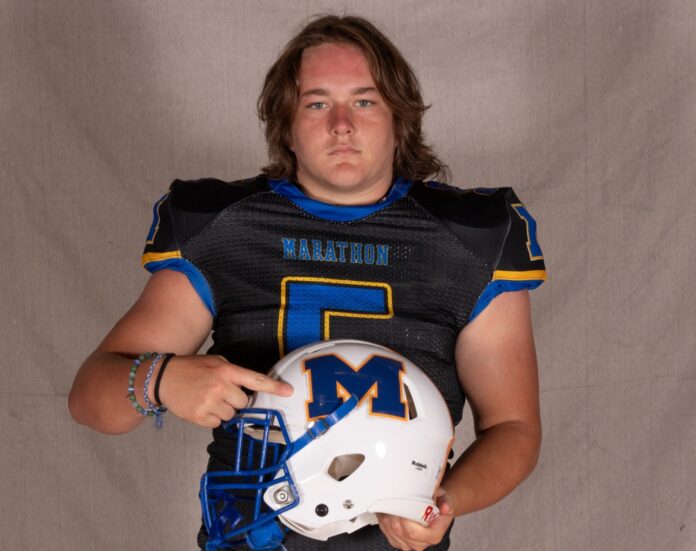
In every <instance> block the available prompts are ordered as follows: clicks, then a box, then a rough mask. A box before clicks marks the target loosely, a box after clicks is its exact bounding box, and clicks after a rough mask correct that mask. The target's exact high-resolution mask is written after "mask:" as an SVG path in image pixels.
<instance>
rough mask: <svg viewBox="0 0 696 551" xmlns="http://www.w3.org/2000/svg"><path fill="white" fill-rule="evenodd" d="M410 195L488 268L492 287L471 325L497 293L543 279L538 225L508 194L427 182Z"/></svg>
mask: <svg viewBox="0 0 696 551" xmlns="http://www.w3.org/2000/svg"><path fill="white" fill-rule="evenodd" d="M410 195H411V197H412V198H413V199H415V200H416V201H417V202H418V204H419V205H420V206H421V207H422V208H424V209H425V210H427V211H428V212H429V213H430V214H431V215H432V216H434V217H435V218H437V219H438V220H439V221H440V222H441V223H442V224H444V225H445V226H446V227H447V228H448V229H449V230H450V231H451V232H452V233H453V234H454V235H455V236H456V237H457V238H458V239H459V241H461V242H462V244H463V245H464V246H465V247H467V248H468V249H469V250H470V251H471V252H473V253H474V254H476V255H477V256H479V257H480V258H483V259H484V260H485V261H486V262H487V264H488V265H489V266H490V268H491V283H490V284H489V287H488V288H487V289H486V291H485V292H484V295H482V300H480V301H479V304H477V306H476V308H475V309H474V312H473V313H472V316H471V318H470V319H473V317H475V316H476V315H477V314H478V313H479V312H480V311H481V310H483V308H485V306H487V305H488V303H490V301H491V300H492V299H493V298H495V296H497V295H498V294H500V293H501V292H504V291H514V290H520V289H533V288H535V287H538V286H539V285H540V284H541V283H542V282H543V281H544V280H545V279H546V268H545V265H544V256H543V253H542V252H541V247H540V246H539V242H538V240H537V225H536V221H535V220H534V218H533V217H532V215H531V214H530V213H529V211H528V210H527V207H525V206H524V204H523V203H522V202H521V201H520V200H519V199H518V198H517V195H515V192H514V191H513V190H512V188H509V187H508V188H476V189H471V190H463V189H459V188H455V187H452V186H448V185H445V184H440V183H438V182H427V183H416V184H415V185H414V186H413V189H412V191H411V194H410Z"/></svg>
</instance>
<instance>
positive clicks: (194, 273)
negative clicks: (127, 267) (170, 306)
mask: <svg viewBox="0 0 696 551" xmlns="http://www.w3.org/2000/svg"><path fill="white" fill-rule="evenodd" d="M145 269H146V270H147V271H148V272H150V273H152V274H154V273H155V272H159V271H160V270H174V271H175V272H181V273H182V274H184V275H185V276H186V277H187V278H188V280H189V282H190V283H191V285H193V288H194V289H195V291H196V293H198V296H199V297H200V299H201V300H202V301H203V304H205V307H206V308H207V309H208V311H209V312H210V313H211V314H212V316H213V317H215V316H216V315H217V314H216V312H215V302H214V301H213V292H212V291H211V289H210V285H208V281H207V280H206V279H205V276H204V275H203V274H202V273H201V271H200V270H199V269H198V268H196V266H194V265H193V264H192V263H191V262H189V261H188V260H186V259H184V258H170V259H167V260H156V261H154V262H148V263H147V264H145Z"/></svg>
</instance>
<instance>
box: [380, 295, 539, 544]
mask: <svg viewBox="0 0 696 551" xmlns="http://www.w3.org/2000/svg"><path fill="white" fill-rule="evenodd" d="M455 359H456V363H457V373H458V375H459V381H460V383H461V385H462V388H463V389H464V391H465V393H466V396H467V398H468V400H469V404H470V406H471V408H472V411H473V414H474V424H475V429H476V440H475V441H474V442H473V443H472V444H471V445H470V446H469V448H468V449H467V450H466V451H465V452H464V453H463V454H462V455H461V457H460V458H459V459H458V460H457V462H456V463H455V464H454V466H453V468H452V469H451V470H450V471H449V472H448V473H447V475H446V477H445V479H444V480H443V482H442V485H441V487H440V489H439V490H438V494H437V498H438V506H439V507H440V512H441V515H440V516H439V517H438V518H437V519H435V521H434V522H433V523H432V524H431V525H430V526H429V527H423V526H420V525H419V524H417V523H414V522H411V521H407V520H404V519H401V518H398V517H393V516H390V515H381V516H380V527H381V528H382V531H383V532H384V533H385V535H386V536H387V538H388V539H389V542H390V544H391V545H392V546H394V547H396V548H397V549H403V550H408V549H415V550H417V551H420V550H422V549H425V548H426V547H427V546H428V545H433V544H435V543H437V542H439V541H440V540H441V539H442V537H443V535H444V534H445V532H446V530H447V528H448V527H449V525H450V523H451V522H452V520H453V518H454V517H455V516H457V515H462V514H464V513H469V512H472V511H476V510H479V509H483V508H485V507H488V506H489V505H492V504H494V503H495V502H497V501H498V500H500V499H502V498H503V497H505V496H506V495H507V494H509V493H510V492H511V491H512V490H514V489H515V488H516V487H517V486H518V485H519V484H520V483H521V482H522V481H523V480H524V479H525V478H526V477H527V476H528V475H529V474H530V473H531V472H532V470H533V469H534V466H535V465H536V461H537V457H538V453H539V446H540V444H541V422H540V416H539V390H538V381H537V362H536V354H535V351H534V338H533V335H532V324H531V316H530V305H529V294H528V292H527V291H518V292H508V293H503V294H502V295H499V296H498V297H496V298H495V299H494V300H493V301H492V302H491V304H490V305H489V306H488V307H487V308H486V309H485V310H484V311H483V312H482V313H481V314H480V315H479V316H478V317H477V318H476V319H475V320H474V321H473V322H471V323H470V324H469V325H468V326H467V327H466V328H465V329H464V330H463V331H462V332H461V333H460V335H459V337H458V339H457V345H456V350H455Z"/></svg>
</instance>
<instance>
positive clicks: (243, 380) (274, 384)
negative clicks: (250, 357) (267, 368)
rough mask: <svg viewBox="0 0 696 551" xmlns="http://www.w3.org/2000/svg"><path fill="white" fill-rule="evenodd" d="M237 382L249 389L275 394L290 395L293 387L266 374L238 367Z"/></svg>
mask: <svg viewBox="0 0 696 551" xmlns="http://www.w3.org/2000/svg"><path fill="white" fill-rule="evenodd" d="M237 374H238V377H237V381H236V382H237V383H238V384H240V385H241V386H243V387H245V388H248V389H249V390H255V391H257V392H268V393H269V394H275V395H277V396H290V395H291V394H292V393H293V388H292V386H291V385H289V384H288V383H285V382H283V381H278V380H276V379H272V378H271V377H269V376H268V375H264V374H263V373H259V372H258V371H252V370H251V369H246V368H244V367H240V368H239V371H238V372H237Z"/></svg>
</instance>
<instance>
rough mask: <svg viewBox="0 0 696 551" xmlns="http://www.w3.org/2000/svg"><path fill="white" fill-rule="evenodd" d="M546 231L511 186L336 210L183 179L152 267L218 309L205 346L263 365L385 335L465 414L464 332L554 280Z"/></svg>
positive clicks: (250, 185)
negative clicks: (183, 281)
mask: <svg viewBox="0 0 696 551" xmlns="http://www.w3.org/2000/svg"><path fill="white" fill-rule="evenodd" d="M536 233H537V232H536V222H535V221H534V219H533V218H532V216H531V215H530V214H529V211H528V210H527V208H526V207H525V206H524V205H523V204H522V203H521V202H520V201H519V200H518V198H517V196H516V195H515V193H514V192H513V191H512V189H510V188H498V189H474V190H461V189H458V188H454V187H450V186H446V185H443V184H439V183H437V182H420V181H418V182H413V181H409V180H406V179H401V178H400V179H397V180H396V181H395V182H394V183H393V185H392V187H391V189H390V191H389V193H388V195H387V196H385V197H384V198H383V199H382V200H381V201H379V202H377V203H375V204H372V205H365V206H338V205H329V204H326V203H322V202H320V201H317V200H314V199H312V198H310V197H307V196H306V195H305V194H304V193H303V192H302V191H301V190H300V189H299V187H298V186H296V185H295V184H293V183H291V182H288V181H286V180H271V179H267V178H266V177H264V176H258V177H256V178H252V179H248V180H242V181H237V182H222V181H219V180H214V179H203V180H197V181H181V180H176V181H174V183H173V184H172V185H171V187H170V190H169V192H168V193H167V194H166V195H165V196H164V197H163V198H162V199H160V201H158V202H157V203H156V204H155V207H154V221H153V224H152V227H151V229H150V232H149V235H148V238H147V244H146V247H145V251H144V254H143V264H144V266H145V268H146V269H148V270H149V271H151V272H156V271H158V270H162V269H171V270H177V271H180V272H182V273H184V274H185V275H186V276H187V277H188V279H189V281H190V282H191V285H192V286H193V287H194V288H195V290H196V291H197V293H198V295H199V296H200V298H201V300H202V301H203V303H204V304H205V305H206V307H207V308H208V309H209V310H210V312H211V314H212V316H213V320H214V322H213V334H212V338H213V345H212V347H211V348H210V350H209V351H208V353H210V354H220V355H222V356H224V357H225V358H227V359H228V360H229V361H230V362H232V363H235V364H238V365H241V366H244V367H247V368H250V369H254V370H257V371H260V372H266V371H268V370H269V369H270V368H271V367H272V366H273V364H274V363H275V362H276V361H278V359H280V358H281V357H282V356H283V355H285V354H287V353H288V352H289V351H291V350H294V349H296V348H299V347H301V346H304V345H306V344H309V343H312V342H316V341H319V340H327V339H341V338H350V339H360V340H365V341H369V342H374V343H377V344H381V345H384V346H387V347H389V348H391V349H393V350H396V351H397V352H399V353H400V354H403V355H404V356H406V357H407V358H409V359H410V360H411V361H412V362H414V363H415V364H416V365H417V366H419V367H420V368H421V369H422V370H423V371H424V372H425V373H426V374H427V375H428V376H429V377H430V379H431V380H432V381H433V382H434V383H435V385H436V386H437V387H438V389H439V390H440V392H441V393H442V395H443V397H444V399H445V401H446V403H447V405H448V407H449V410H450V413H451V415H452V420H453V422H454V423H455V424H457V423H458V422H459V421H460V420H461V416H462V409H463V406H464V398H465V397H464V395H463V393H462V390H461V387H460V384H459V380H458V378H457V372H456V368H455V363H454V349H455V343H456V339H457V335H458V334H459V332H460V331H461V330H462V329H463V328H464V327H465V326H466V325H467V323H469V322H470V321H471V320H473V319H474V318H475V317H476V316H477V315H479V314H480V313H481V312H482V311H483V310H484V309H485V308H486V306H487V305H488V304H490V302H491V301H492V300H493V299H494V298H495V297H496V296H497V295H499V294H500V293H503V292H506V291H515V290H521V289H533V288H535V287H537V286H538V285H539V284H541V283H542V282H543V281H544V280H545V278H546V272H545V267H544V259H543V255H542V252H541V249H540V247H539V243H538V241H537V235H536ZM214 435H215V439H214V442H213V443H212V444H211V445H210V447H209V452H210V454H211V465H210V467H209V468H211V469H217V468H224V457H225V449H226V446H227V445H229V444H228V443H227V442H226V440H227V438H226V435H225V434H224V431H222V430H220V429H216V430H215V431H214ZM373 528H375V527H373ZM360 532H363V530H361V531H360ZM377 532H378V534H377V537H378V538H380V536H379V529H378V528H377ZM337 538H340V536H337ZM291 539H292V538H289V540H288V543H292V542H291ZM348 539H349V540H350V541H353V542H354V541H356V539H355V534H353V535H351V536H349V538H348ZM302 540H303V541H306V542H307V545H310V543H311V542H309V541H308V540H305V538H302ZM339 541H340V540H337V539H336V538H332V539H331V542H332V544H333V543H334V542H336V544H338V543H339ZM346 541H348V540H346ZM380 541H381V542H383V543H380V544H379V545H383V544H386V539H384V538H380ZM288 543H286V547H287V548H288V549H291V548H292V546H291V545H290V546H289V545H288ZM443 543H444V542H443ZM298 548H306V549H309V547H307V546H306V545H305V546H304V547H298ZM361 548H362V549H365V548H366V547H365V542H363V544H362V545H361ZM374 548H375V549H378V548H381V547H374ZM384 548H385V549H388V548H389V546H388V545H387V546H386V547H384ZM441 548H442V549H446V546H445V547H441ZM434 549H440V547H435V548H434Z"/></svg>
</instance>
